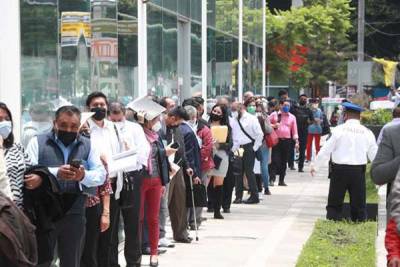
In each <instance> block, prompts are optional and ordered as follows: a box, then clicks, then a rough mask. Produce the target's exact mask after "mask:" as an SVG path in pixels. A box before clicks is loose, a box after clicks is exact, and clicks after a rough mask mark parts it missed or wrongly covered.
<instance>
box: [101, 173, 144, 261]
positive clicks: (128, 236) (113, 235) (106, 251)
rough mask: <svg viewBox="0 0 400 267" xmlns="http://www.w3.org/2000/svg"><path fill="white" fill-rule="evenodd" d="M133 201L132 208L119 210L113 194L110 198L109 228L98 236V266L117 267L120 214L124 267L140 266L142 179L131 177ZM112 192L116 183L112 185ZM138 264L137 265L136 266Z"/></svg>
mask: <svg viewBox="0 0 400 267" xmlns="http://www.w3.org/2000/svg"><path fill="white" fill-rule="evenodd" d="M132 180H133V190H134V193H133V195H134V199H133V203H134V205H133V207H130V208H124V209H121V208H120V206H119V204H118V200H116V199H115V197H114V194H112V195H111V196H110V228H109V229H108V230H107V231H105V232H104V233H102V234H101V235H100V243H99V252H98V253H99V258H98V259H99V260H98V263H99V266H104V267H117V266H119V264H118V245H119V240H118V230H119V219H120V215H121V214H122V219H123V220H124V233H125V248H124V255H125V260H126V266H127V267H130V266H140V262H141V259H142V250H141V241H142V238H141V233H140V227H139V226H140V188H141V186H142V178H141V177H140V176H137V177H132ZM112 188H113V191H114V192H115V190H116V183H115V182H114V183H112ZM138 264H139V265H138Z"/></svg>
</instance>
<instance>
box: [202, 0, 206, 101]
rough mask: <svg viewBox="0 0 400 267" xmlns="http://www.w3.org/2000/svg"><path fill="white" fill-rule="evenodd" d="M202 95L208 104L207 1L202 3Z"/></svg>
mask: <svg viewBox="0 0 400 267" xmlns="http://www.w3.org/2000/svg"><path fill="white" fill-rule="evenodd" d="M201 93H202V96H203V99H204V101H205V103H207V0H203V1H201Z"/></svg>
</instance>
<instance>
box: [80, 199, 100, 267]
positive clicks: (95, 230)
mask: <svg viewBox="0 0 400 267" xmlns="http://www.w3.org/2000/svg"><path fill="white" fill-rule="evenodd" d="M101 214H102V205H101V204H98V205H96V206H94V207H90V208H86V238H85V246H84V249H83V254H82V260H81V267H97V266H98V262H97V257H98V256H97V252H98V244H99V238H100V219H101Z"/></svg>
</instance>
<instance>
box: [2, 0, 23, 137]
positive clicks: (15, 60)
mask: <svg viewBox="0 0 400 267" xmlns="http://www.w3.org/2000/svg"><path fill="white" fill-rule="evenodd" d="M0 9H1V11H2V14H1V16H0V24H1V28H2V30H1V34H0V99H1V101H2V102H4V103H5V104H7V106H8V108H9V109H10V110H11V113H12V115H13V121H14V125H13V127H14V131H13V132H14V135H15V138H16V140H17V141H19V139H20V131H21V125H20V124H21V40H20V36H21V34H20V6H19V1H17V0H1V1H0Z"/></svg>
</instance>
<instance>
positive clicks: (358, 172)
mask: <svg viewBox="0 0 400 267" xmlns="http://www.w3.org/2000/svg"><path fill="white" fill-rule="evenodd" d="M342 105H343V107H344V108H345V114H344V119H345V123H344V124H342V125H339V126H337V127H336V128H335V129H334V130H333V131H332V136H331V137H330V138H329V139H328V140H327V142H326V143H325V144H324V146H323V147H322V149H321V150H320V152H319V154H318V155H317V157H316V159H315V162H314V163H313V164H312V165H311V174H312V175H314V173H315V171H317V170H318V168H319V167H320V166H321V165H322V164H323V163H324V162H328V161H329V159H331V160H332V171H331V173H330V185H329V196H328V205H327V207H326V210H327V214H326V218H327V219H329V220H341V219H342V206H343V200H344V196H345V194H346V191H347V190H348V191H349V194H350V205H351V219H352V220H353V221H364V220H365V219H366V209H365V207H366V199H365V198H366V192H365V169H366V165H367V163H368V160H369V161H372V160H374V158H375V155H376V152H377V150H378V146H377V145H376V141H375V136H374V134H373V133H372V132H371V131H370V130H369V129H367V128H366V127H364V126H363V125H361V124H360V113H361V112H362V111H363V109H362V108H361V107H359V106H357V105H355V104H353V103H350V102H345V103H343V104H342Z"/></svg>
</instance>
